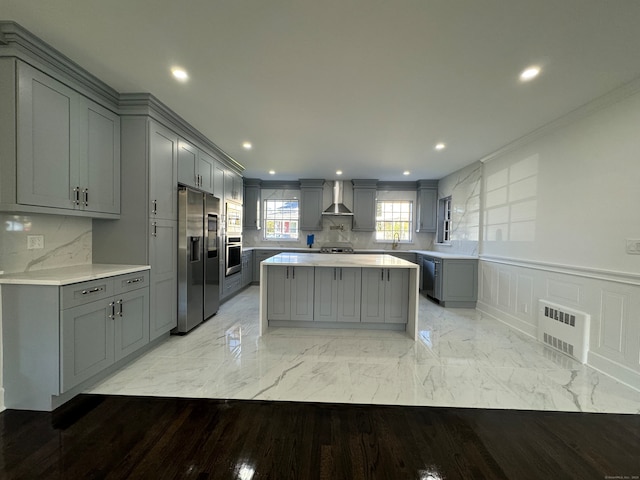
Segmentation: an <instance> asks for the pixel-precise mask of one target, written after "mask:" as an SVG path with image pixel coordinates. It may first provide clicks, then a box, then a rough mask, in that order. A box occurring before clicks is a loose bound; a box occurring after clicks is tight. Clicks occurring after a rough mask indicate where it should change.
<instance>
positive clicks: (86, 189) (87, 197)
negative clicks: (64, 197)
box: [82, 188, 89, 207]
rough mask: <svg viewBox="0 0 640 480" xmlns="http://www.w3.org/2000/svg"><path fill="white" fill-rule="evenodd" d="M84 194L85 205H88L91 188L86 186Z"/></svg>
mask: <svg viewBox="0 0 640 480" xmlns="http://www.w3.org/2000/svg"><path fill="white" fill-rule="evenodd" d="M82 194H83V195H84V206H85V207H88V206H89V189H88V188H85V189H84V190H83V191H82Z"/></svg>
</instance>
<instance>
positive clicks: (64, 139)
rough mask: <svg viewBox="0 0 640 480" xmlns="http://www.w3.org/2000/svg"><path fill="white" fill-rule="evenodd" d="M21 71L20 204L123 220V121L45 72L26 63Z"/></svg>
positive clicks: (20, 66) (18, 64)
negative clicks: (121, 196) (121, 183)
mask: <svg viewBox="0 0 640 480" xmlns="http://www.w3.org/2000/svg"><path fill="white" fill-rule="evenodd" d="M5 61H6V60H5ZM3 63H4V62H3ZM15 65H16V69H17V79H18V80H17V89H16V90H17V93H16V120H15V124H16V154H15V164H16V166H15V171H16V180H15V181H16V183H15V191H16V194H15V203H16V204H17V205H24V206H29V207H31V208H30V209H29V211H42V212H43V213H44V212H47V211H50V210H47V209H64V210H65V212H59V213H65V214H69V215H83V216H95V217H107V218H115V217H117V215H118V214H119V213H120V118H119V117H118V115H117V114H116V113H114V112H112V111H110V110H108V109H106V108H104V107H102V106H100V105H98V104H97V103H95V102H93V101H92V100H90V99H88V98H86V97H84V96H82V95H80V94H79V93H77V92H76V91H75V90H73V89H72V88H70V87H68V86H66V85H64V84H63V83H61V82H59V81H57V80H55V79H54V78H52V77H50V76H49V75H46V74H45V73H43V72H41V71H40V70H37V69H35V68H33V67H31V66H29V65H27V64H25V63H23V62H21V61H16V64H15ZM6 94H8V92H6V91H5V88H2V95H6ZM3 169H4V167H3ZM8 171H11V169H10V170H8ZM3 203H5V200H3ZM34 207H42V208H43V210H38V209H34ZM16 210H19V207H17V208H16ZM51 213H58V212H55V211H53V212H51Z"/></svg>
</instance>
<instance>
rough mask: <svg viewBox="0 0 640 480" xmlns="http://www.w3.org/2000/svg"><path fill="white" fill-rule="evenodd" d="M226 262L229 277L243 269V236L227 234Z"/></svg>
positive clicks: (226, 271) (226, 273) (226, 274)
mask: <svg viewBox="0 0 640 480" xmlns="http://www.w3.org/2000/svg"><path fill="white" fill-rule="evenodd" d="M225 262H226V263H225V276H227V277H228V276H229V275H233V274H234V273H238V272H239V271H241V270H242V237H241V236H240V235H233V236H227V240H226V242H225Z"/></svg>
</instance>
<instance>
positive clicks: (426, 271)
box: [422, 257, 442, 300]
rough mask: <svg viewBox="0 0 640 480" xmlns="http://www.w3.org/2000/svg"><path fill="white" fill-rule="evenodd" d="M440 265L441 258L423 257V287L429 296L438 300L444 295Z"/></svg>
mask: <svg viewBox="0 0 640 480" xmlns="http://www.w3.org/2000/svg"><path fill="white" fill-rule="evenodd" d="M440 265H441V263H440V260H437V259H435V258H432V257H423V259H422V288H423V290H424V293H425V294H426V295H427V296H429V297H432V298H435V299H436V300H440V299H441V297H442V282H441V281H440Z"/></svg>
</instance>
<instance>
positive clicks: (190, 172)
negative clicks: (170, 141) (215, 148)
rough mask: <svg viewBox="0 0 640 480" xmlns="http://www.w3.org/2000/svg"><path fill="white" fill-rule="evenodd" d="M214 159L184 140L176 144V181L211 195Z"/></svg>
mask: <svg viewBox="0 0 640 480" xmlns="http://www.w3.org/2000/svg"><path fill="white" fill-rule="evenodd" d="M214 165H215V159H214V158H213V157H212V156H211V155H209V154H207V153H206V152H203V151H202V150H200V149H199V148H197V147H196V146H194V145H192V144H190V143H189V142H187V141H186V140H183V139H180V140H179V143H178V181H179V182H180V183H182V184H183V185H188V186H190V187H194V188H199V189H200V190H203V191H205V192H208V193H213V176H214Z"/></svg>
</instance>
